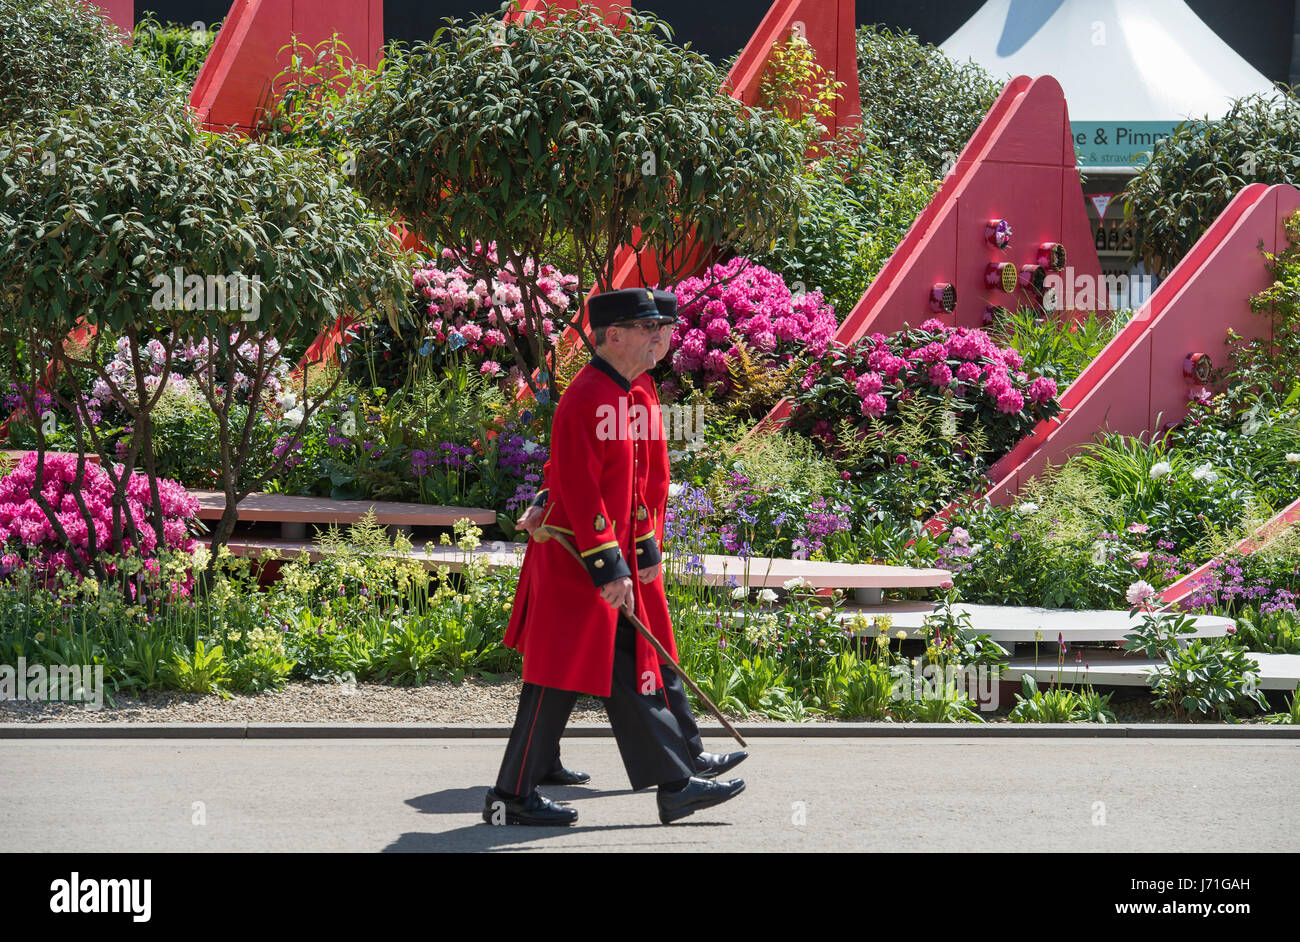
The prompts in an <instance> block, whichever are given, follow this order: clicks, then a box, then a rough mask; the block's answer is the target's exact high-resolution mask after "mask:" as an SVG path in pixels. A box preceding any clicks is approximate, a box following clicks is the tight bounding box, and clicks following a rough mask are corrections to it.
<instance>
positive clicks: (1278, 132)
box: [1122, 89, 1300, 271]
mask: <svg viewBox="0 0 1300 942" xmlns="http://www.w3.org/2000/svg"><path fill="white" fill-rule="evenodd" d="M1298 180H1300V100H1297V98H1296V96H1295V93H1294V91H1286V90H1281V89H1280V90H1279V91H1278V92H1277V94H1276V95H1275V96H1266V95H1250V96H1248V97H1246V98H1241V99H1238V100H1236V101H1234V102H1233V103H1232V106H1231V107H1230V108H1229V109H1228V113H1227V114H1225V115H1224V116H1223V117H1222V118H1219V119H1217V120H1214V121H1210V120H1206V119H1204V118H1201V119H1196V120H1191V121H1184V122H1183V123H1182V124H1180V125H1178V127H1177V128H1175V129H1174V132H1173V134H1171V135H1170V136H1169V137H1167V138H1165V139H1164V140H1162V141H1160V142H1159V143H1157V144H1156V146H1155V148H1154V149H1153V150H1152V152H1151V159H1150V161H1148V163H1147V164H1146V165H1145V166H1144V167H1143V168H1142V169H1141V170H1140V171H1139V173H1138V174H1137V176H1135V177H1134V178H1133V179H1132V180H1130V181H1129V183H1128V186H1127V187H1125V189H1124V193H1123V194H1122V196H1123V199H1124V218H1125V220H1126V221H1127V222H1128V223H1130V224H1132V225H1133V226H1134V230H1135V231H1136V233H1137V240H1136V242H1135V243H1134V246H1133V255H1134V258H1139V259H1143V260H1145V261H1146V262H1147V267H1148V268H1149V269H1151V270H1152V271H1160V270H1166V271H1167V270H1169V269H1171V268H1173V266H1174V265H1175V264H1177V263H1178V261H1179V259H1181V258H1182V257H1183V256H1184V255H1186V254H1187V252H1188V250H1189V249H1191V247H1192V246H1193V245H1194V244H1195V243H1196V240H1197V239H1199V238H1200V237H1201V236H1202V235H1203V234H1204V233H1205V231H1206V230H1207V229H1208V228H1209V227H1210V224H1211V223H1212V222H1213V221H1214V220H1215V219H1216V218H1217V217H1218V215H1219V214H1220V213H1221V212H1223V209H1224V207H1226V206H1227V205H1228V203H1229V202H1230V201H1231V200H1232V198H1233V197H1234V196H1236V195H1237V193H1238V191H1240V190H1241V189H1242V187H1244V186H1246V185H1248V184H1250V183H1296V182H1297V181H1298Z"/></svg>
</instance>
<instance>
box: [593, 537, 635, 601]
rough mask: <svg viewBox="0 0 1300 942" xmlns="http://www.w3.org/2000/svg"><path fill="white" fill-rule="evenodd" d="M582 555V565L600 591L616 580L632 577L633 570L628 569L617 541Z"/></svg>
mask: <svg viewBox="0 0 1300 942" xmlns="http://www.w3.org/2000/svg"><path fill="white" fill-rule="evenodd" d="M581 555H582V563H583V565H584V566H586V567H587V574H588V575H590V576H591V581H592V583H594V584H595V586H596V588H598V589H599V588H600V587H601V586H603V585H605V584H607V583H610V582H613V581H614V580H615V579H622V578H625V577H631V575H632V570H630V569H628V568H627V563H626V562H624V561H623V554H622V553H621V552H619V548H618V541H617V540H611V541H610V542H608V543H602V544H601V545H600V546H593V547H592V548H591V549H589V550H587V551H586V552H584V553H582V554H581Z"/></svg>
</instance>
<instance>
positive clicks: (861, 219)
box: [753, 138, 938, 321]
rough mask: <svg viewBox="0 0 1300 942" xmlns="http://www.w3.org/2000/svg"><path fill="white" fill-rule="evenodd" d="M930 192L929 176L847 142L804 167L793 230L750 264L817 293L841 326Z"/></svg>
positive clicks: (932, 188) (866, 145) (915, 167)
mask: <svg viewBox="0 0 1300 942" xmlns="http://www.w3.org/2000/svg"><path fill="white" fill-rule="evenodd" d="M937 185H938V184H937V180H936V179H935V178H934V176H933V175H932V174H931V172H930V171H929V169H928V168H925V167H922V166H921V165H919V164H909V163H907V162H905V161H899V160H896V159H895V158H894V157H893V156H892V155H890V154H889V153H888V152H887V151H886V150H884V149H883V148H881V147H880V146H878V145H876V144H874V143H870V142H854V141H853V140H852V139H851V138H850V139H848V140H846V141H844V142H841V143H840V144H839V145H837V146H835V147H833V148H832V149H831V151H830V153H828V154H827V155H826V156H823V157H821V158H819V159H817V160H814V161H813V162H812V163H810V164H809V166H808V169H807V170H806V171H805V173H804V174H803V176H802V178H801V186H802V198H801V201H800V209H799V216H798V219H797V221H796V224H795V227H794V228H793V230H792V231H791V232H789V233H788V234H787V235H786V236H784V237H782V238H778V239H777V241H776V242H775V244H774V245H773V246H772V247H771V248H770V249H766V250H760V251H758V252H757V253H756V254H755V255H754V256H753V258H754V260H755V261H756V262H757V263H758V264H760V265H763V266H765V267H767V268H771V269H773V270H774V271H779V272H780V273H781V274H782V276H783V277H784V278H785V279H786V281H787V282H788V283H791V284H794V283H796V282H799V283H802V284H803V286H804V289H805V290H807V291H814V290H820V291H821V292H822V294H823V295H824V296H825V297H826V300H827V301H829V302H830V303H831V305H832V306H833V307H834V308H835V311H836V314H837V317H838V319H839V320H841V321H843V320H844V318H845V317H846V316H848V314H849V312H850V311H851V310H852V309H853V308H854V306H855V305H856V304H857V303H858V300H859V298H861V297H862V294H863V292H865V291H866V290H867V286H868V285H870V284H871V280H872V279H873V278H875V277H876V275H877V274H878V273H879V272H880V269H881V268H883V267H884V264H885V262H886V261H888V259H889V256H890V255H892V254H893V252H894V249H895V248H897V247H898V243H899V241H900V240H901V239H902V237H903V235H904V234H905V233H906V232H907V230H908V228H909V227H910V226H911V225H912V222H913V221H914V220H915V219H916V217H917V215H919V214H920V212H921V210H922V209H924V208H925V206H926V204H927V203H929V201H930V198H931V197H932V196H933V195H934V191H935V189H936V188H937Z"/></svg>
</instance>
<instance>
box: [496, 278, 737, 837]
mask: <svg viewBox="0 0 1300 942" xmlns="http://www.w3.org/2000/svg"><path fill="white" fill-rule="evenodd" d="M587 313H588V321H589V323H590V324H591V327H592V330H593V334H594V335H595V343H596V356H594V357H593V358H592V361H591V363H589V364H588V365H587V366H585V367H583V368H582V370H580V371H579V373H578V375H577V376H576V377H574V380H573V382H572V383H570V384H569V386H568V388H567V389H566V390H565V391H564V394H563V396H561V398H560V402H559V405H558V406H557V408H556V412H555V418H554V421H553V425H552V429H551V460H550V462H549V463H548V465H547V473H546V481H545V485H546V487H545V490H546V492H547V509H546V511H545V513H544V516H543V520H542V522H543V524H544V525H545V526H546V527H548V528H549V529H551V530H553V531H555V532H557V533H560V534H563V535H564V536H565V537H567V538H568V540H569V541H570V542H571V543H572V544H573V545H574V546H575V547H576V548H577V551H578V553H579V555H580V556H581V559H582V562H581V564H579V562H578V561H577V560H575V559H574V558H573V557H572V556H570V555H569V553H568V552H567V551H566V550H565V549H564V547H563V546H561V545H560V543H559V542H558V540H549V541H546V542H542V543H538V542H531V543H530V544H529V546H528V549H527V551H526V553H525V556H524V563H523V566H522V568H521V570H520V575H519V587H518V589H517V590H516V594H515V605H514V611H513V613H512V614H511V618H510V625H509V628H508V629H507V632H506V638H505V642H506V644H507V645H509V646H511V647H514V648H516V649H517V650H518V651H520V652H521V653H522V654H523V656H524V670H523V674H524V685H523V689H522V691H521V692H520V699H519V711H518V713H517V714H516V717H515V725H514V728H513V730H512V731H511V734H510V741H509V743H508V744H507V746H506V752H505V756H504V757H503V759H502V763H501V769H500V772H499V774H498V776H497V783H496V786H495V787H494V788H491V789H489V790H488V793H487V797H486V800H485V802H484V808H483V819H484V820H485V821H487V822H489V823H492V824H543V825H564V824H571V823H573V822H574V821H576V820H577V812H576V811H574V810H572V809H569V808H562V807H560V806H558V805H556V804H555V803H554V802H552V801H550V800H549V799H547V798H545V797H543V796H541V795H540V794H538V793H537V790H536V786H537V784H538V783H539V782H541V781H542V779H543V778H544V777H545V775H546V774H547V772H548V771H549V770H550V767H551V764H552V762H553V761H554V758H555V756H556V753H557V749H558V744H559V739H560V735H561V734H562V733H563V731H564V726H565V723H566V722H567V721H568V717H569V713H570V711H571V710H572V709H573V704H574V701H575V700H576V699H577V696H578V694H579V693H586V694H590V695H592V696H597V697H600V698H601V699H602V700H604V702H605V708H606V711H607V712H608V713H609V719H610V725H611V726H612V727H613V731H614V736H615V739H616V740H617V742H618V747H619V752H620V754H621V756H622V759H623V765H624V767H625V768H626V769H627V773H628V778H629V780H630V781H631V784H632V787H633V788H634V789H641V788H648V787H650V786H651V785H656V786H658V795H657V802H658V806H659V819H660V821H662V822H663V823H665V824H666V823H668V822H669V821H674V820H677V819H678V818H681V817H685V816H686V815H688V814H692V813H694V812H695V811H698V810H700V809H701V808H707V807H710V806H712V805H716V804H719V803H721V802H723V801H726V800H728V799H730V798H732V797H734V796H735V795H737V794H739V793H740V792H741V791H742V790H743V789H744V787H745V783H744V782H743V781H741V780H739V779H736V780H733V781H727V782H718V781H712V780H708V779H703V778H697V777H695V776H694V775H693V773H694V763H693V758H694V757H693V754H692V751H691V748H690V747H689V746H688V744H687V742H686V736H685V735H684V734H683V732H682V729H681V726H680V725H679V723H678V721H677V719H676V718H675V717H674V715H673V712H672V710H671V709H669V707H668V704H667V702H666V701H665V698H664V695H663V688H664V682H663V676H662V673H661V671H660V667H659V659H658V656H657V655H656V653H655V651H654V649H653V648H652V647H651V645H650V644H649V642H647V641H646V640H645V639H644V638H642V637H640V636H639V635H638V634H637V632H636V631H635V630H634V629H633V628H632V625H631V623H630V622H629V621H628V620H627V619H626V618H624V617H622V616H621V615H620V613H619V610H620V609H621V608H623V607H625V606H626V607H628V608H632V609H634V610H635V611H636V612H637V613H638V614H639V615H640V617H641V618H642V620H643V621H644V622H646V624H647V626H648V627H650V626H655V625H658V626H661V627H651V630H652V631H654V632H655V633H656V635H658V634H659V632H660V631H661V630H665V629H666V630H668V631H671V627H670V626H669V625H668V620H667V614H668V613H667V606H666V604H664V603H663V602H662V593H660V594H659V596H658V598H656V597H655V596H654V595H653V594H650V593H646V592H644V591H643V584H642V583H640V582H639V580H638V581H634V580H633V579H632V578H631V576H632V570H631V569H630V568H629V566H628V562H627V560H633V559H639V560H645V561H646V562H645V565H646V566H651V565H653V563H654V562H657V560H658V543H657V539H656V531H655V528H654V526H653V525H652V524H651V522H650V520H649V508H648V506H647V499H646V496H645V494H644V490H645V482H646V480H647V476H646V474H645V473H644V472H643V471H642V467H643V466H644V464H645V463H646V462H648V461H649V460H650V456H649V445H648V443H647V442H646V441H643V440H639V439H637V438H635V437H634V436H633V435H632V434H631V433H630V430H629V425H630V421H629V419H630V407H631V406H632V405H633V398H632V382H633V381H634V380H635V379H636V378H637V377H639V376H640V375H641V374H642V373H643V372H644V371H645V370H646V369H648V368H649V367H651V366H653V365H654V363H655V362H656V361H657V359H658V357H657V356H656V355H655V350H656V348H657V346H658V344H659V334H660V331H659V327H658V325H659V323H660V322H661V321H662V320H663V318H662V317H661V316H660V314H659V311H658V308H657V307H656V305H655V302H654V295H653V294H652V293H651V292H650V291H647V290H645V289H629V290H626V291H610V292H605V293H604V294H599V295H595V296H593V297H592V298H591V299H590V301H589V302H588V307H587ZM643 531H644V532H643ZM640 568H642V566H641V565H638V569H640Z"/></svg>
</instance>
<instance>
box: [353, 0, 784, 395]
mask: <svg viewBox="0 0 1300 942" xmlns="http://www.w3.org/2000/svg"><path fill="white" fill-rule="evenodd" d="M450 24H451V25H449V26H448V27H444V28H442V29H440V30H438V32H437V33H435V35H434V38H433V39H432V40H431V41H429V42H428V43H425V44H422V45H420V46H417V47H416V48H415V49H414V50H413V51H412V52H411V53H410V55H409V58H407V59H406V60H405V61H404V62H403V64H402V65H401V66H400V67H395V68H392V69H389V70H388V71H387V72H386V73H385V75H384V79H383V81H382V82H381V83H380V85H379V87H378V90H377V92H376V95H375V97H374V98H373V100H372V101H371V102H370V104H369V106H368V107H367V108H365V109H364V111H363V113H362V114H361V116H360V117H359V119H358V120H357V122H356V124H355V129H354V134H353V137H354V140H355V142H356V145H357V185H358V186H359V187H360V189H361V191H362V192H363V193H365V194H366V195H367V196H369V197H371V198H372V199H374V200H375V201H376V202H377V203H379V204H381V205H383V206H386V207H388V208H389V209H391V210H393V211H395V212H397V213H400V214H401V215H402V216H403V217H404V218H405V219H406V221H407V222H408V224H409V225H411V226H412V227H413V228H414V229H415V231H416V232H417V234H418V235H419V236H420V237H421V238H422V239H423V240H424V241H425V242H426V243H427V244H429V245H436V246H440V247H445V248H448V249H450V250H451V251H452V253H453V255H454V257H455V258H456V261H457V262H458V263H459V264H464V265H466V266H468V267H470V268H471V269H473V270H475V271H478V272H481V273H482V277H485V278H486V276H487V275H488V273H489V271H490V267H491V265H492V262H491V261H490V260H489V259H487V258H486V254H485V252H484V248H485V247H486V246H487V245H488V244H493V243H494V244H495V247H496V254H497V257H498V258H499V260H500V263H501V264H503V265H504V264H510V265H511V266H513V268H514V270H515V271H516V272H518V273H519V274H520V275H521V277H520V280H519V288H520V292H521V294H522V296H523V297H522V300H523V304H524V309H525V311H527V312H528V315H527V316H528V318H529V320H530V323H529V325H528V327H529V329H528V330H527V335H528V337H529V339H530V341H531V345H532V349H530V350H527V351H524V352H523V353H522V354H521V352H520V351H519V350H518V349H516V348H515V344H514V342H513V339H512V340H511V346H512V349H511V353H512V355H514V357H515V359H516V361H518V362H520V363H524V364H527V365H529V366H533V365H540V364H542V363H544V362H545V356H546V354H547V352H548V349H549V343H548V339H547V337H546V335H545V333H544V330H543V327H542V323H541V321H542V320H543V314H544V311H545V308H544V303H545V302H544V296H543V295H541V294H539V293H538V292H537V290H536V285H535V283H534V278H535V276H530V275H529V273H528V270H527V268H528V267H527V266H526V264H525V260H526V259H528V258H530V257H531V258H545V257H550V253H549V252H548V249H551V248H553V247H554V245H555V244H557V243H560V242H563V243H567V244H568V245H569V246H571V250H572V251H571V254H570V255H569V257H568V260H567V261H566V265H568V266H569V267H568V270H569V271H570V272H572V273H574V274H576V275H577V276H578V279H579V291H580V293H581V294H582V295H584V296H585V294H586V291H587V289H588V288H589V287H590V286H592V285H594V286H596V287H597V288H601V289H604V288H608V287H609V286H610V284H611V283H612V281H613V277H614V269H615V262H616V259H617V256H618V253H619V250H620V247H622V246H633V247H635V248H636V249H638V250H639V249H645V248H649V249H652V250H653V251H654V253H655V257H656V258H657V259H659V260H660V264H661V271H660V281H661V282H663V283H671V282H672V281H674V280H675V279H676V278H677V277H679V276H680V275H684V274H686V273H687V272H686V269H687V268H688V267H690V265H691V263H692V262H693V261H694V260H693V259H689V258H687V257H685V253H684V252H683V251H682V250H683V249H684V248H685V247H686V245H687V244H688V242H689V241H690V240H691V239H692V238H693V239H695V240H697V241H698V243H700V244H701V245H702V246H704V247H706V248H707V247H712V246H720V245H731V246H732V247H734V248H736V249H737V250H739V251H748V250H750V249H753V248H755V247H758V246H767V245H770V244H771V242H772V240H773V239H774V238H775V237H776V235H777V234H778V233H780V232H781V231H782V229H783V227H784V226H785V225H786V223H787V222H788V220H789V219H790V217H791V215H792V213H793V209H794V206H795V204H796V202H797V187H796V184H795V179H794V178H795V174H796V172H797V170H798V169H799V167H800V166H801V165H802V152H801V149H800V141H799V136H798V135H797V134H795V133H793V132H792V131H791V129H790V126H789V125H788V124H786V123H785V122H781V121H778V120H774V119H773V118H772V117H771V116H770V115H769V114H768V113H767V112H766V111H764V110H763V109H756V108H746V107H745V106H744V105H742V104H741V103H740V102H739V101H737V100H735V99H733V98H731V97H730V96H728V95H725V94H722V93H721V91H720V85H721V82H722V79H723V76H722V75H721V74H720V73H719V72H718V70H717V69H716V68H714V67H713V66H712V65H711V64H710V63H709V62H708V61H707V60H706V59H704V58H703V57H702V56H700V55H699V54H698V53H695V52H694V51H692V50H690V49H684V48H681V47H679V46H675V45H672V44H671V43H669V42H665V41H663V40H662V39H660V38H659V36H658V35H656V34H657V33H659V32H663V33H665V34H668V30H667V27H666V25H665V24H663V23H662V22H661V21H659V20H658V19H656V18H654V17H653V16H647V15H641V14H638V13H635V12H631V11H629V12H628V13H627V14H626V15H625V16H624V18H623V22H622V24H621V26H619V27H613V26H610V25H608V24H606V23H605V22H604V20H603V18H602V16H601V14H600V13H599V11H597V10H595V9H594V8H591V7H584V8H582V9H579V10H577V11H571V12H565V13H555V12H551V13H548V14H547V16H545V17H541V16H536V15H532V14H526V15H525V16H524V18H523V21H522V22H518V23H516V22H506V23H503V22H502V21H501V19H500V17H499V16H482V17H479V18H478V19H476V20H474V21H472V22H469V23H467V24H464V25H461V24H460V21H457V20H452V21H450ZM539 302H540V303H539ZM579 313H580V312H574V311H569V312H564V313H562V314H561V313H560V312H556V314H555V318H554V319H555V320H557V321H563V322H565V323H567V324H569V325H570V326H575V327H576V326H577V325H578V324H579V323H580V317H579V316H577V315H579ZM585 340H586V337H585V335H584V341H585ZM554 374H555V370H554V369H552V370H551V371H550V389H549V390H548V392H549V393H550V394H551V395H552V396H554V394H555V391H556V383H555V375H554ZM529 382H530V383H532V382H533V380H532V379H531V377H530V378H529ZM534 391H535V392H536V391H537V389H536V388H535V389H534Z"/></svg>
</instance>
